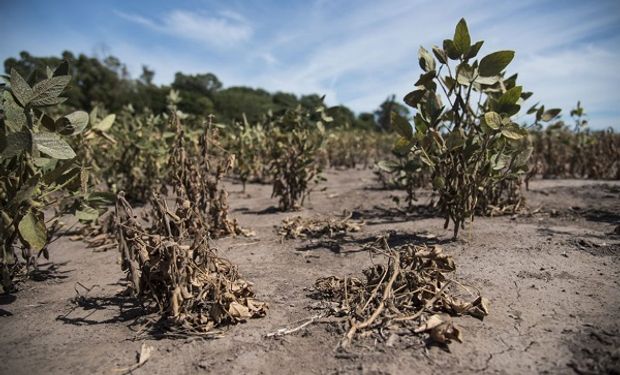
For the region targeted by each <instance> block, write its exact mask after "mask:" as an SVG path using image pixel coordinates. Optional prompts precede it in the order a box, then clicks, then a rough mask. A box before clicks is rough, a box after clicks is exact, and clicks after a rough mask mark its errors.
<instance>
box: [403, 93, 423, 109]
mask: <svg viewBox="0 0 620 375" xmlns="http://www.w3.org/2000/svg"><path fill="white" fill-rule="evenodd" d="M425 92H426V90H415V91H412V92H410V93H409V94H407V95H405V97H404V98H403V101H404V102H405V103H406V104H407V105H409V106H411V107H413V108H415V107H417V106H418V103H419V102H420V100H422V98H423V97H424V93H425Z"/></svg>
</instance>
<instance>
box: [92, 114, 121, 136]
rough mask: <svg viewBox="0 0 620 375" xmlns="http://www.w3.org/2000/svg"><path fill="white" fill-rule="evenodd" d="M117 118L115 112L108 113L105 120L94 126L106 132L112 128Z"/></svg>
mask: <svg viewBox="0 0 620 375" xmlns="http://www.w3.org/2000/svg"><path fill="white" fill-rule="evenodd" d="M115 119H116V115H115V114H111V115H107V116H106V117H105V118H104V119H103V120H101V121H99V123H98V124H97V125H94V126H93V129H96V130H99V131H102V132H106V131H108V130H110V128H111V127H112V125H113V124H114V120H115Z"/></svg>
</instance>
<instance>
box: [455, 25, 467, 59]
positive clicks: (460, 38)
mask: <svg viewBox="0 0 620 375" xmlns="http://www.w3.org/2000/svg"><path fill="white" fill-rule="evenodd" d="M470 46H471V37H470V36H469V29H468V28H467V22H465V19H464V18H461V20H460V21H459V23H458V24H457V25H456V29H455V30H454V47H456V49H457V50H458V51H459V52H460V54H462V55H466V54H467V52H469V47H470Z"/></svg>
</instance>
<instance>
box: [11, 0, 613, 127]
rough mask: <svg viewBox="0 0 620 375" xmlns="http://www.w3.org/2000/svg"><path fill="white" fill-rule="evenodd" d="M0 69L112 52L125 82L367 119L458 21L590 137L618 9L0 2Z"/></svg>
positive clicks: (402, 3) (530, 0) (597, 4)
mask: <svg viewBox="0 0 620 375" xmlns="http://www.w3.org/2000/svg"><path fill="white" fill-rule="evenodd" d="M0 15H2V16H1V17H2V20H1V21H0V35H2V36H3V38H2V39H3V40H2V43H0V59H1V60H2V61H4V59H6V58H8V57H17V55H18V53H19V52H20V51H23V50H25V51H28V52H29V53H31V54H33V55H35V56H51V55H60V53H61V52H62V51H64V50H70V51H72V52H74V53H85V54H87V55H91V56H92V55H94V56H107V55H113V56H116V57H118V58H119V59H120V60H121V61H122V62H124V63H126V64H127V66H128V68H129V71H130V73H131V74H132V76H133V77H137V76H139V75H140V73H141V70H142V68H141V67H142V65H147V66H148V67H149V68H150V69H153V70H155V72H156V74H155V82H156V83H160V84H162V83H170V82H171V81H172V80H173V77H174V73H175V72H177V71H182V72H184V73H192V74H195V73H206V72H212V73H214V74H216V75H217V76H218V78H219V79H220V80H221V81H222V82H223V83H224V86H225V87H229V86H250V87H262V88H264V89H267V90H269V91H286V92H293V93H295V94H298V95H300V94H310V93H319V94H324V95H326V102H327V104H329V105H337V104H344V105H346V106H348V107H349V108H351V109H353V110H354V111H356V112H357V113H359V112H364V111H373V110H375V109H376V108H377V107H378V106H379V104H380V103H381V102H382V101H384V100H385V99H386V98H387V97H388V96H389V95H391V94H395V95H396V97H397V98H398V99H400V98H402V97H403V96H404V95H405V94H407V93H408V92H409V91H411V90H412V89H413V87H414V83H415V81H416V80H417V78H418V76H419V74H420V72H421V70H420V68H419V65H418V62H417V53H418V49H419V47H420V46H421V45H422V46H425V47H426V48H427V49H430V47H431V46H432V45H433V44H437V45H441V43H442V41H443V39H446V38H452V36H453V33H454V27H455V25H456V23H457V22H458V21H459V19H460V18H461V17H465V19H466V20H467V23H468V25H469V29H470V34H471V35H472V41H477V40H481V39H482V40H484V41H485V43H484V46H483V47H482V50H481V52H480V56H482V55H485V54H487V53H491V52H494V51H496V50H505V49H510V50H515V51H516V56H515V59H514V60H513V62H512V64H511V65H510V66H509V67H508V72H509V73H515V72H518V73H519V80H518V81H519V84H521V85H523V86H524V90H525V91H533V92H534V96H533V97H532V98H530V99H529V100H528V101H527V102H526V104H525V105H524V107H529V105H528V104H530V105H531V104H534V103H536V102H538V101H540V102H541V103H543V104H545V105H546V107H547V108H551V107H559V108H562V109H563V111H564V112H565V115H564V119H565V120H569V119H568V118H567V117H568V112H569V111H570V109H571V108H572V107H574V106H575V104H576V103H577V101H578V100H581V102H582V105H583V106H584V107H585V109H586V112H587V114H588V117H589V120H590V126H591V127H592V128H595V129H604V128H608V127H613V128H614V129H615V130H616V131H620V106H619V105H620V63H619V62H620V1H619V0H608V1H606V0H590V1H583V0H577V1H560V0H555V1H548V0H519V1H505V0H491V1H487V0H476V1H473V0H453V1H445V0H385V1H377V0H371V1H367V0H358V1H352V0H351V1H340V0H331V1H327V0H305V1H292V0H289V1H285V0H261V1H241V0H228V1H209V0H202V1H184V0H178V1H164V0H153V1H137V0H134V1H129V0H118V1H113V0H109V1H106V0H99V1H95V0H92V1H84V0H81V1H74V0H64V1H43V0H41V1H36V0H33V1H28V0H21V1H7V0H0Z"/></svg>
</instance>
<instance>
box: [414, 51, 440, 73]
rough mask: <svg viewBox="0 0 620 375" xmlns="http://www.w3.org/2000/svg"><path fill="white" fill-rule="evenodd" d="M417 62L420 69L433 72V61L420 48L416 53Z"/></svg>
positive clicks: (426, 52)
mask: <svg viewBox="0 0 620 375" xmlns="http://www.w3.org/2000/svg"><path fill="white" fill-rule="evenodd" d="M418 62H419V63H420V68H422V70H424V71H425V72H430V71H431V70H435V67H436V66H435V59H434V58H433V55H431V54H430V52H428V51H427V50H426V49H425V48H424V47H420V50H419V51H418Z"/></svg>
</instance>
